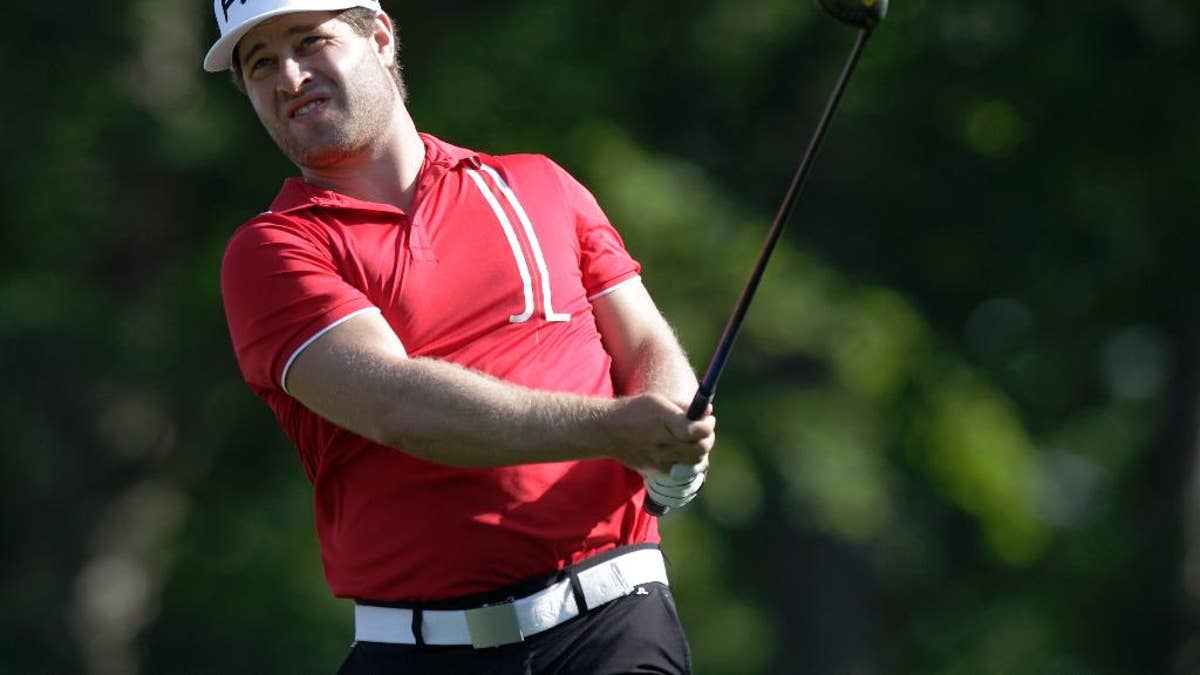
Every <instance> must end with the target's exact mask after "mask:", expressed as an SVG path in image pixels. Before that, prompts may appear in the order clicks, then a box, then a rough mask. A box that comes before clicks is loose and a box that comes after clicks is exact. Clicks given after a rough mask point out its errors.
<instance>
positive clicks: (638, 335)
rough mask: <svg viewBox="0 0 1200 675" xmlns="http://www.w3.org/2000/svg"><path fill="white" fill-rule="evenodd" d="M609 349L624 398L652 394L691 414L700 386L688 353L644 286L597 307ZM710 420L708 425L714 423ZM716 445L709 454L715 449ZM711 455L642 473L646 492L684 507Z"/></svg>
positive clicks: (627, 288) (625, 289)
mask: <svg viewBox="0 0 1200 675" xmlns="http://www.w3.org/2000/svg"><path fill="white" fill-rule="evenodd" d="M592 311H593V312H594V313H595V315H596V326H597V328H598V329H599V330H600V335H601V338H602V339H603V341H604V348H605V349H606V350H607V351H608V353H609V355H610V356H612V360H613V365H612V373H613V380H614V384H615V385H616V387H617V391H618V392H619V393H622V394H638V393H645V392H653V393H658V394H662V395H663V396H666V397H667V398H668V399H670V400H671V402H672V403H674V404H675V405H676V406H678V408H679V410H680V411H683V412H684V413H685V414H686V411H687V409H688V407H689V405H690V404H691V400H692V397H693V396H694V395H695V393H696V388H697V387H698V383H697V382H696V376H695V374H694V373H693V372H692V368H691V365H689V364H688V361H687V357H686V356H685V355H684V353H683V348H682V347H681V346H680V345H679V340H678V339H677V338H676V337H675V331H673V330H671V327H670V325H668V324H667V321H666V319H664V318H663V316H662V313H660V312H659V311H658V307H656V306H655V304H654V300H653V299H652V298H651V297H650V294H649V293H648V292H647V291H646V288H645V287H644V286H643V285H642V284H641V282H640V281H635V282H632V283H626V284H624V285H622V286H620V287H618V288H617V289H616V290H615V291H613V292H612V293H610V294H608V295H605V296H603V297H600V298H597V299H596V300H595V302H593V303H592ZM709 415H710V416H708V417H706V419H712V418H711V411H710V413H709ZM712 440H715V438H714V439H710V442H709V444H708V446H707V449H709V450H711V449H712V442H711V441H712ZM707 473H708V452H707V451H706V452H705V453H704V454H703V455H702V456H701V457H700V458H699V459H698V460H697V461H694V462H691V461H685V462H678V463H677V464H676V465H674V466H673V467H669V468H667V469H666V470H664V469H663V468H662V467H657V468H656V469H655V471H653V472H645V471H643V472H642V475H643V477H644V478H645V479H646V489H647V490H648V491H649V492H650V493H651V495H652V498H653V500H654V501H655V502H657V503H658V504H660V505H662V506H669V507H671V508H680V507H682V506H685V505H687V504H688V502H690V501H691V500H692V499H694V498H695V497H696V494H697V493H698V492H699V491H700V488H701V486H703V485H704V480H705V477H706V475H707Z"/></svg>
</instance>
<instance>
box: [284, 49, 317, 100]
mask: <svg viewBox="0 0 1200 675" xmlns="http://www.w3.org/2000/svg"><path fill="white" fill-rule="evenodd" d="M310 77H311V75H310V74H309V72H308V69H307V68H306V67H305V66H304V64H303V63H301V62H300V60H299V59H296V58H294V57H287V58H284V59H281V60H280V62H279V90H280V91H281V92H283V93H285V94H298V93H300V90H301V89H303V88H304V83H305V82H307V81H308V80H309V78H310Z"/></svg>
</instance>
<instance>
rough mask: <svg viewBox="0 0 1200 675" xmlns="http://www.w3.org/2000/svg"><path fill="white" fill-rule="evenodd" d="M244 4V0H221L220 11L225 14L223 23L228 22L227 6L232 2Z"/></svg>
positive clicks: (231, 5)
mask: <svg viewBox="0 0 1200 675" xmlns="http://www.w3.org/2000/svg"><path fill="white" fill-rule="evenodd" d="M235 2H237V3H240V4H243V5H244V4H246V0H221V11H222V12H223V13H224V14H225V23H229V8H230V7H233V3H235Z"/></svg>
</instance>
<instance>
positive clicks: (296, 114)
mask: <svg viewBox="0 0 1200 675" xmlns="http://www.w3.org/2000/svg"><path fill="white" fill-rule="evenodd" d="M328 102H329V99H327V98H316V99H312V100H310V101H307V102H305V103H303V104H301V105H299V106H296V107H294V108H291V109H290V110H288V114H287V116H288V118H290V119H300V118H302V117H306V116H308V115H311V114H313V113H314V112H316V111H318V110H320V109H322V108H324V107H325V104H326V103H328Z"/></svg>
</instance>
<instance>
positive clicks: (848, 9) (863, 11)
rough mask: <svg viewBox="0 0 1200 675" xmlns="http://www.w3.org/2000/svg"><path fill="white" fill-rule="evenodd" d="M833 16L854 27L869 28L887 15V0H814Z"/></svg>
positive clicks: (873, 26)
mask: <svg viewBox="0 0 1200 675" xmlns="http://www.w3.org/2000/svg"><path fill="white" fill-rule="evenodd" d="M816 2H817V6H819V7H820V8H821V9H823V10H825V13H826V14H828V15H830V16H832V17H833V18H835V19H837V20H838V21H841V22H842V23H848V24H850V25H851V26H854V27H855V28H862V29H863V30H871V29H873V28H875V26H877V25H879V22H881V21H883V17H884V16H885V15H887V7H888V0H816Z"/></svg>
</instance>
